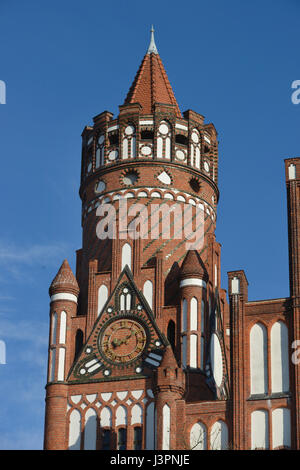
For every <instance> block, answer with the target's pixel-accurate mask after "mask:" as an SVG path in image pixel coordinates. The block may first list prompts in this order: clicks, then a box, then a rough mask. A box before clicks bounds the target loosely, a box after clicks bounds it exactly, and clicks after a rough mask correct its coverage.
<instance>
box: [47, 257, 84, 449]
mask: <svg viewBox="0 0 300 470" xmlns="http://www.w3.org/2000/svg"><path fill="white" fill-rule="evenodd" d="M49 294H50V336H49V355H48V379H47V394H46V403H47V406H46V417H45V449H58V448H61V443H62V442H64V443H65V445H66V442H65V440H66V435H65V432H66V426H65V422H64V415H65V413H66V409H67V386H66V384H65V380H66V376H67V373H68V371H69V369H70V366H71V363H72V359H73V357H72V351H71V344H72V340H73V338H72V336H71V318H72V317H74V316H75V315H76V312H77V298H78V294H79V287H78V283H77V280H76V278H75V276H74V274H73V272H72V270H71V268H70V266H69V263H68V261H67V260H64V262H63V263H62V265H61V267H60V269H59V271H58V273H57V274H56V276H55V278H54V279H53V281H52V283H51V285H50V289H49Z"/></svg>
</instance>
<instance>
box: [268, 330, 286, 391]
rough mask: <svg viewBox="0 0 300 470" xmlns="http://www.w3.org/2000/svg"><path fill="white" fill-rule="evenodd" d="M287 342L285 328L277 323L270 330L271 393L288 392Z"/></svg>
mask: <svg viewBox="0 0 300 470" xmlns="http://www.w3.org/2000/svg"><path fill="white" fill-rule="evenodd" d="M288 349H289V342H288V329H287V326H286V325H285V324H284V323H283V322H281V321H279V322H276V323H274V325H273V326H272V329H271V383H272V393H279V392H288V391H289V388H290V386H289V351H288Z"/></svg>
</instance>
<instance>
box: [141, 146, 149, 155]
mask: <svg viewBox="0 0 300 470" xmlns="http://www.w3.org/2000/svg"><path fill="white" fill-rule="evenodd" d="M141 153H142V155H145V156H146V157H148V155H151V153H152V148H151V147H149V145H144V147H142V148H141Z"/></svg>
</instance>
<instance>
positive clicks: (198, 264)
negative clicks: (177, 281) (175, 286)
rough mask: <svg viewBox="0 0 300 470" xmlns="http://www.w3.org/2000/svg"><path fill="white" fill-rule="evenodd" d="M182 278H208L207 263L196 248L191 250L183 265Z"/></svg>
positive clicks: (205, 279)
mask: <svg viewBox="0 0 300 470" xmlns="http://www.w3.org/2000/svg"><path fill="white" fill-rule="evenodd" d="M180 277H181V279H184V278H188V277H199V278H200V279H203V280H204V281H207V280H208V273H207V270H206V268H205V265H204V263H203V261H202V259H201V258H200V256H199V254H198V252H197V251H196V250H189V251H188V252H187V254H186V256H185V258H184V260H183V262H182V265H181V275H180Z"/></svg>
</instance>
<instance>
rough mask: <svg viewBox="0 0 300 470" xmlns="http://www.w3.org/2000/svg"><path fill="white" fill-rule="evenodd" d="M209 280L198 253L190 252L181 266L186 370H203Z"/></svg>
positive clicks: (182, 355)
mask: <svg viewBox="0 0 300 470" xmlns="http://www.w3.org/2000/svg"><path fill="white" fill-rule="evenodd" d="M207 281H208V274H207V270H206V268H205V265H204V263H203V261H202V259H201V258H200V256H199V254H198V252H197V251H196V250H190V251H188V252H187V254H186V256H185V258H184V260H183V263H182V266H181V273H180V284H179V287H180V296H181V364H182V367H183V368H186V367H190V368H193V369H202V370H203V369H204V364H205V362H204V351H205V336H206V330H207V325H206V323H207V322H206V311H207V307H206V295H207V294H206V284H207Z"/></svg>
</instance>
